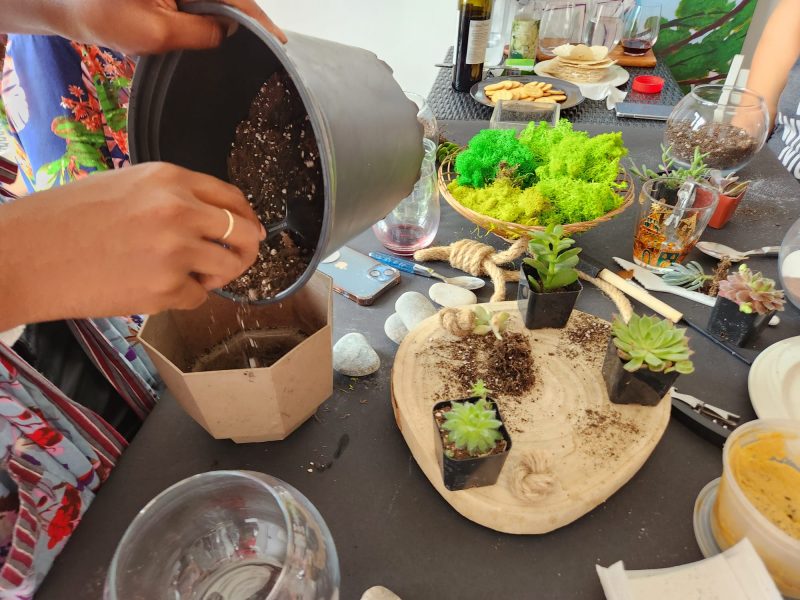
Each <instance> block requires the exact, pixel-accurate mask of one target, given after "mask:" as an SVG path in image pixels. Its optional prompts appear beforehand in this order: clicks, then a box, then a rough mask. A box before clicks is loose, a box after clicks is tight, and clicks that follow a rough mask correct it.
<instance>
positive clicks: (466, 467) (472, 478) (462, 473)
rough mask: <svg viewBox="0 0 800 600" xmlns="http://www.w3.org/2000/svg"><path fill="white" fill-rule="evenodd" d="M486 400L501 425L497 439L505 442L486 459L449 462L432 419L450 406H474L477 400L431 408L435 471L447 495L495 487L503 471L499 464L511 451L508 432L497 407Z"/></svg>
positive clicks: (475, 398) (464, 400) (503, 461)
mask: <svg viewBox="0 0 800 600" xmlns="http://www.w3.org/2000/svg"><path fill="white" fill-rule="evenodd" d="M487 400H488V402H491V403H492V404H494V407H495V410H496V411H497V418H498V420H499V421H500V422H501V423H503V424H502V425H501V426H500V435H502V436H503V439H504V440H505V441H506V449H505V451H504V452H500V453H499V454H490V455H488V456H479V457H478V458H467V459H463V460H458V459H455V458H450V457H449V456H447V455H445V453H444V446H443V444H442V435H441V432H440V431H439V424H438V423H437V422H436V416H435V415H436V412H437V411H440V410H443V409H445V408H447V407H448V406H450V405H451V403H452V402H477V401H478V398H477V397H473V398H463V399H461V400H452V401H451V400H445V401H444V402H437V403H436V404H434V405H433V411H432V413H431V416H432V417H433V435H434V440H435V444H436V454H437V456H438V457H439V468H440V469H441V471H442V479H443V480H444V487H446V488H447V489H448V490H450V491H451V492H456V491H458V490H466V489H469V488H475V487H484V486H487V485H494V484H495V483H497V478H498V477H499V476H500V471H502V470H503V464H505V462H506V458H508V453H509V452H510V451H511V436H509V435H508V430H506V426H505V422H504V421H503V415H502V414H500V407H499V406H497V403H496V402H495V401H494V400H492V399H491V398H487Z"/></svg>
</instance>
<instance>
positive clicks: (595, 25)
mask: <svg viewBox="0 0 800 600" xmlns="http://www.w3.org/2000/svg"><path fill="white" fill-rule="evenodd" d="M624 17H625V3H624V2H623V0H604V1H599V2H595V3H594V4H592V5H591V6H590V7H589V20H588V23H587V26H586V35H585V36H584V43H585V44H586V45H587V46H605V47H606V48H608V51H609V52H611V51H612V50H613V49H614V48H616V47H617V44H619V41H620V39H621V38H622V31H623V27H624V25H625V22H624Z"/></svg>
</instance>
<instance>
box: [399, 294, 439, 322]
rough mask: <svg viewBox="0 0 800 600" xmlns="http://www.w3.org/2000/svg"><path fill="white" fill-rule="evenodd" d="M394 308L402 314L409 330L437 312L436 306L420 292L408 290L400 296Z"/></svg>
mask: <svg viewBox="0 0 800 600" xmlns="http://www.w3.org/2000/svg"><path fill="white" fill-rule="evenodd" d="M394 309H395V310H396V311H397V314H399V315H400V318H401V319H402V320H403V324H404V325H405V326H406V329H408V330H409V331H412V330H413V329H414V328H415V327H416V326H417V325H419V324H420V323H422V322H423V321H424V320H425V319H427V318H428V317H432V316H433V315H435V314H436V308H434V306H433V304H431V301H430V300H428V299H427V298H426V297H425V296H423V295H422V294H420V293H419V292H406V293H405V294H403V295H402V296H400V297H399V298H398V299H397V302H396V303H395V305H394Z"/></svg>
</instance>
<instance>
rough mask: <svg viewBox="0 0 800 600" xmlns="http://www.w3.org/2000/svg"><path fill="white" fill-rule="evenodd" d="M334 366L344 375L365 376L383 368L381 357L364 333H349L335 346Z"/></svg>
mask: <svg viewBox="0 0 800 600" xmlns="http://www.w3.org/2000/svg"><path fill="white" fill-rule="evenodd" d="M333 368H334V370H336V371H338V372H339V373H341V374H342V375H348V376H350V377H364V376H365V375H371V374H372V373H374V372H375V371H377V370H378V369H380V368H381V359H380V357H379V356H378V353H377V352H375V350H373V349H372V346H370V345H369V342H368V341H367V338H365V337H364V336H363V335H362V334H360V333H348V334H347V335H346V336H344V337H343V338H342V339H340V340H339V341H338V342H336V344H335V345H334V346H333Z"/></svg>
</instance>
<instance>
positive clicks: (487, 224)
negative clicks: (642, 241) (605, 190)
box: [439, 158, 635, 241]
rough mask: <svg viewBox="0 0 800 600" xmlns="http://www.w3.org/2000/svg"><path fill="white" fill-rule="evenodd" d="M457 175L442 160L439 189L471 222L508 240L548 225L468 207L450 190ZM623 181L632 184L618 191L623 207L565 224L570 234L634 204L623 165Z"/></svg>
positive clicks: (605, 219) (528, 234) (610, 217)
mask: <svg viewBox="0 0 800 600" xmlns="http://www.w3.org/2000/svg"><path fill="white" fill-rule="evenodd" d="M456 177H457V174H456V172H455V169H454V165H453V159H452V158H448V159H447V160H445V161H444V162H443V163H442V166H441V167H439V190H440V191H441V192H442V196H444V198H445V200H447V203H448V204H449V205H450V206H452V207H453V210H455V211H456V212H457V213H458V214H460V215H461V216H462V217H464V218H465V219H467V220H468V221H471V222H473V223H475V225H477V226H478V227H481V228H483V229H485V230H487V231H488V232H490V233H493V234H495V235H497V236H499V237H501V238H503V239H504V240H507V241H512V240H516V239H518V238H520V237H530V234H531V232H533V231H544V229H545V228H544V227H541V226H538V225H520V224H519V223H509V222H507V221H500V220H499V219H494V218H492V217H489V216H487V215H483V214H481V213H478V212H475V211H474V210H472V209H469V208H467V207H466V206H464V205H463V204H461V203H460V202H459V201H458V200H456V199H455V198H454V197H453V195H452V194H451V193H450V190H449V189H447V186H449V185H450V183H451V182H453V181H455V179H456ZM623 181H624V182H625V183H627V184H628V187H627V188H626V189H625V190H620V191H619V192H618V193H619V195H620V196H622V197H623V201H622V204H621V205H620V207H619V208H617V209H615V210H612V211H611V212H607V213H606V214H604V215H603V216H601V217H598V218H596V219H594V220H593V221H582V222H580V223H570V224H569V225H564V231H566V232H567V233H583V232H584V231H589V230H590V229H592V228H594V227H597V226H598V225H600V224H601V223H605V222H607V221H610V220H611V219H613V218H614V217H616V216H619V215H621V214H622V213H623V212H625V210H626V209H627V208H628V207H629V206H630V205H631V204H633V199H634V197H635V194H634V189H633V181H632V180H631V178H630V175H628V173H627V171H625V169H623V168H622V167H620V170H619V176H618V177H617V183H621V182H623Z"/></svg>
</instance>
